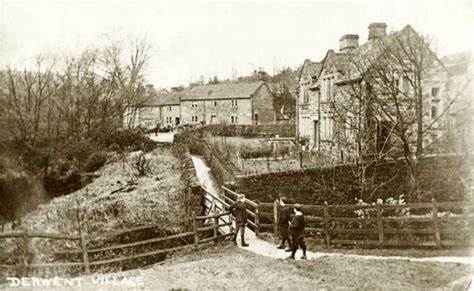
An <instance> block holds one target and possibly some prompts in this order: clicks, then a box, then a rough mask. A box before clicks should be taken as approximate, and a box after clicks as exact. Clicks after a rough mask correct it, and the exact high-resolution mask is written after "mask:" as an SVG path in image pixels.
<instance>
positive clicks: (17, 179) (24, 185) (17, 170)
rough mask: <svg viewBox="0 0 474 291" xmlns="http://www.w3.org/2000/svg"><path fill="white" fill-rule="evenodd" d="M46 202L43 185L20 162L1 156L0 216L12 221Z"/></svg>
mask: <svg viewBox="0 0 474 291" xmlns="http://www.w3.org/2000/svg"><path fill="white" fill-rule="evenodd" d="M44 201H45V195H44V190H43V187H42V185H41V183H40V182H39V181H38V180H37V179H36V177H34V176H33V175H32V174H30V173H29V172H27V171H25V170H24V169H23V168H22V167H21V165H19V163H18V162H16V161H15V162H14V161H13V160H11V159H10V158H7V157H4V156H0V216H3V219H4V220H7V221H10V220H14V219H16V218H18V217H21V216H22V215H23V214H25V213H26V212H28V211H30V210H33V209H34V208H35V207H36V205H38V204H39V203H41V202H44Z"/></svg>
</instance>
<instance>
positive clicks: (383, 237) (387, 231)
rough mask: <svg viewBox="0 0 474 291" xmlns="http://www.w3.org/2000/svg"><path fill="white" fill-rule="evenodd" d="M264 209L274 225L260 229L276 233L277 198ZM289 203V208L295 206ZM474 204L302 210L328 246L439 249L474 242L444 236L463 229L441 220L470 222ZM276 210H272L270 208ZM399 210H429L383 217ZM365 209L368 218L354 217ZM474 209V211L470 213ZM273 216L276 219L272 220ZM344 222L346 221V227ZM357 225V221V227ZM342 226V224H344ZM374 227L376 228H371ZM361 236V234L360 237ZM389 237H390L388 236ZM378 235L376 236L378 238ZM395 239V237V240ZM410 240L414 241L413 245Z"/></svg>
mask: <svg viewBox="0 0 474 291" xmlns="http://www.w3.org/2000/svg"><path fill="white" fill-rule="evenodd" d="M259 206H260V209H261V211H264V212H260V217H264V218H266V219H267V221H268V220H270V219H271V220H272V222H273V224H269V223H264V224H261V225H260V226H259V227H260V228H261V229H267V230H269V229H271V228H272V226H273V229H274V232H275V233H276V232H277V225H276V221H277V218H278V209H279V206H278V204H277V201H275V202H274V203H259ZM292 206H293V204H290V205H289V207H292ZM473 207H474V203H469V202H437V201H436V200H434V199H433V200H432V203H409V204H402V205H384V204H372V205H328V204H327V203H324V204H323V205H302V210H303V212H305V214H306V215H305V221H306V222H307V225H308V226H310V225H311V224H313V223H317V225H319V227H307V228H306V231H307V232H308V233H319V234H321V235H323V237H324V240H325V241H326V244H327V246H331V245H335V244H352V245H378V246H398V245H400V246H402V245H403V246H410V245H412V246H433V247H437V248H440V247H442V246H459V245H473V243H474V242H473V241H468V240H452V239H447V238H443V235H446V234H453V233H459V232H462V231H463V229H450V228H442V227H441V226H440V223H441V222H446V221H448V222H450V221H455V220H465V221H467V220H468V218H469V217H472V214H470V213H471V212H472V208H473ZM271 209H273V211H272V210H271ZM396 209H409V210H410V211H411V210H415V209H416V210H423V209H425V210H426V213H431V214H429V215H428V214H425V215H413V216H389V217H388V216H384V214H385V212H387V211H393V210H396ZM439 209H443V210H448V209H458V211H459V209H462V210H463V214H459V215H450V216H445V217H441V216H439ZM356 210H364V211H370V213H371V215H370V216H369V217H364V218H359V217H357V216H355V214H354V211H356ZM470 211H471V212H470ZM314 212H317V213H319V215H320V216H314V215H312V214H311V213H314ZM338 212H340V213H345V215H347V214H348V212H349V214H352V215H353V216H352V217H350V216H347V217H344V216H338V215H337V213H338ZM272 218H273V219H272ZM401 222H403V223H407V224H410V223H416V222H419V223H428V224H429V226H425V225H422V226H423V228H413V226H409V225H407V226H404V227H401V228H394V227H393V226H392V227H390V226H388V225H387V224H388V223H401ZM344 224H347V225H346V226H345V227H344V226H343V225H344ZM354 224H357V225H356V226H354ZM341 226H342V227H341ZM367 227H369V228H367ZM370 227H373V228H370ZM467 229H469V228H466V229H465V230H467ZM338 234H347V235H357V236H358V237H361V236H362V237H363V236H364V235H373V236H374V239H366V240H363V239H360V238H358V239H339V238H338V236H337V235H338ZM359 235H360V236H359ZM400 235H411V236H414V235H424V236H425V237H426V236H428V237H430V236H431V240H425V241H418V240H405V241H404V240H400V239H397V237H400ZM387 236H390V237H391V238H388V237H387ZM375 237H376V238H377V239H376V240H375ZM394 238H395V239H394ZM410 243H411V244H410Z"/></svg>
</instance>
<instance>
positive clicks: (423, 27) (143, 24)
mask: <svg viewBox="0 0 474 291" xmlns="http://www.w3.org/2000/svg"><path fill="white" fill-rule="evenodd" d="M473 16H474V10H473V3H472V2H471V1H464V2H461V1H436V0H432V1H428V0H425V1H417V0H412V1H404V0H399V1H375V0H360V1H310V2H295V1H291V2H290V1H287V2H285V1H283V2H281V1H280V2H269V1H257V2H255V1H240V2H235V1H232V2H231V1H220V2H204V1H195V2H186V1H173V2H162V1H140V0H138V1H118V0H117V1H112V0H102V1H101V0H96V1H81V0H79V1H73V0H70V1H65V0H63V1H52V0H35V1H34V0H29V1H27V0H15V1H13V0H8V1H7V0H0V66H5V65H9V66H12V67H15V68H18V69H20V68H23V67H25V66H28V64H29V63H31V61H32V60H34V58H35V57H36V56H37V55H39V54H42V55H55V54H73V55H74V54H78V53H80V52H81V51H82V50H84V49H86V48H88V47H94V46H97V45H98V44H100V43H102V42H103V40H104V38H105V37H106V35H115V36H119V37H120V38H124V39H128V38H142V37H145V38H146V39H147V41H148V42H149V43H150V45H151V46H152V51H151V52H152V58H151V60H150V62H149V64H148V66H147V70H146V78H147V81H148V82H149V83H152V84H154V85H155V87H158V88H164V87H171V86H178V85H186V84H187V83H189V82H190V81H196V80H198V79H199V78H200V76H204V78H205V79H206V80H207V79H208V78H209V77H213V76H215V75H216V76H218V77H219V78H229V77H232V76H233V75H236V76H240V75H246V74H249V73H250V72H251V71H253V70H255V69H259V68H263V69H264V70H266V71H267V72H269V73H273V72H274V71H275V70H277V69H278V68H282V67H284V66H289V67H292V68H296V67H297V66H299V65H301V64H302V63H303V61H304V60H305V59H308V58H309V59H311V60H314V61H320V60H321V59H322V58H323V57H324V55H325V53H326V51H327V50H328V49H334V50H336V51H337V50H338V48H339V38H340V37H341V36H342V35H344V34H348V33H350V34H358V35H359V36H360V39H359V43H360V44H362V43H364V42H365V41H366V40H367V34H368V25H369V24H370V23H371V22H385V23H387V31H388V32H390V31H391V30H400V29H402V28H403V27H404V26H405V25H406V24H410V25H412V26H413V27H414V28H415V29H416V30H417V31H419V32H421V33H423V34H427V35H430V36H431V37H434V38H435V39H436V43H435V44H436V47H434V49H435V50H436V51H437V52H438V54H439V55H440V56H443V55H446V54H450V53H455V52H459V51H466V50H473V48H474V43H473V42H474V40H473V35H474V29H473V26H474V25H473V24H474V17H473Z"/></svg>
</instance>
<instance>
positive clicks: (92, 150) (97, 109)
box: [0, 40, 154, 221]
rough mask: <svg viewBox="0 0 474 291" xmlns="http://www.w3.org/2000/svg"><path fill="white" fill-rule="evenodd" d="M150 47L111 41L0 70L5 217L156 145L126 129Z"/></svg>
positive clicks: (79, 184) (14, 215) (0, 179)
mask: <svg viewBox="0 0 474 291" xmlns="http://www.w3.org/2000/svg"><path fill="white" fill-rule="evenodd" d="M149 50H150V48H149V46H148V45H147V43H146V42H145V41H141V40H138V41H133V42H131V43H130V44H129V45H125V44H124V43H123V42H120V41H116V40H112V41H110V40H107V43H106V44H105V45H103V46H101V47H97V48H91V49H87V50H85V51H84V52H82V53H80V54H78V55H75V56H70V57H57V58H54V59H53V60H49V59H47V58H44V57H38V58H37V60H36V64H35V66H33V67H31V68H29V69H25V70H23V71H17V70H14V69H11V68H7V69H6V70H4V71H1V72H0V105H1V106H0V161H1V162H0V163H1V167H0V188H1V189H2V191H1V193H2V194H1V195H0V205H1V206H0V207H1V209H0V216H2V218H1V219H2V220H6V221H11V220H15V219H18V218H19V217H21V216H22V215H24V214H25V213H26V212H27V211H29V210H31V209H33V208H34V207H35V206H36V205H37V204H38V203H39V202H41V201H45V200H48V199H51V198H54V197H57V196H61V195H64V194H67V193H71V192H73V191H76V190H78V189H80V188H81V187H83V186H84V185H86V184H87V183H89V182H90V181H91V180H92V178H93V176H94V175H92V174H90V173H92V172H94V171H95V170H97V169H99V168H100V167H101V166H103V165H104V164H105V163H106V162H107V160H108V159H109V158H110V157H111V156H112V155H119V156H123V155H125V154H126V153H127V152H130V151H134V150H143V151H149V150H151V149H152V148H153V147H154V143H153V142H151V141H149V140H148V139H146V137H144V135H143V134H142V133H141V132H139V131H130V130H122V128H123V127H124V125H125V126H126V125H127V121H129V120H130V119H133V115H134V114H135V112H133V110H132V111H130V110H129V108H130V106H131V105H134V104H135V103H136V102H138V100H139V99H140V98H141V96H142V95H143V92H144V84H145V80H144V70H145V68H146V64H147V62H148V60H149ZM127 114H128V115H127ZM124 115H127V117H129V118H125V120H124V118H123V117H124ZM17 176H18V177H20V176H21V179H22V181H23V182H22V183H20V182H18V181H19V180H18V179H19V178H18V177H17ZM19 184H22V187H24V188H21V187H19V186H18V185H19ZM28 185H29V186H28ZM25 187H26V188H25ZM24 201H29V202H32V203H29V204H31V205H29V206H28V207H26V206H25V204H26V203H24ZM33 202H34V203H33Z"/></svg>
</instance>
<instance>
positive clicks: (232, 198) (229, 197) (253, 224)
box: [222, 186, 261, 236]
mask: <svg viewBox="0 0 474 291" xmlns="http://www.w3.org/2000/svg"><path fill="white" fill-rule="evenodd" d="M222 190H223V193H224V200H225V201H226V202H228V205H232V204H233V203H235V202H236V201H237V196H238V195H239V194H238V193H236V192H234V191H232V190H230V189H229V188H226V187H224V186H222ZM245 204H246V205H247V226H248V227H249V228H250V229H251V230H253V231H254V232H255V234H256V235H257V236H258V235H259V233H260V226H261V223H260V221H259V218H260V214H259V205H260V204H259V203H255V202H253V201H252V200H249V199H245Z"/></svg>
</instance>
